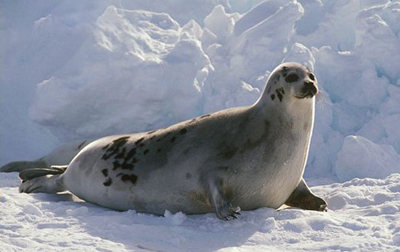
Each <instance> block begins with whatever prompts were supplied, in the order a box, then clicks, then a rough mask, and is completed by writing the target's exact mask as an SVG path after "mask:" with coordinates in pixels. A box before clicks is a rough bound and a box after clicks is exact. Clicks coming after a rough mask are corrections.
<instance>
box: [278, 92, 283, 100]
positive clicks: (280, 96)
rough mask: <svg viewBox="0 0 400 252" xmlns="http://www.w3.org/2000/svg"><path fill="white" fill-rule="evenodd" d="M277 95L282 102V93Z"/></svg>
mask: <svg viewBox="0 0 400 252" xmlns="http://www.w3.org/2000/svg"><path fill="white" fill-rule="evenodd" d="M277 94H278V98H279V101H282V99H283V95H282V94H281V93H277Z"/></svg>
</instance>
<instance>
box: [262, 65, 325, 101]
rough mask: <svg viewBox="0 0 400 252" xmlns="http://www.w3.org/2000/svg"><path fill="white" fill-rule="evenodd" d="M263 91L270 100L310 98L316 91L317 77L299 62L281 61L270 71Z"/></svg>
mask: <svg viewBox="0 0 400 252" xmlns="http://www.w3.org/2000/svg"><path fill="white" fill-rule="evenodd" d="M265 92H267V94H268V96H267V97H268V98H269V99H271V100H272V101H274V100H275V99H277V101H280V102H282V101H283V100H284V99H291V100H292V99H294V100H298V99H310V98H313V97H314V96H315V95H316V94H317V93H318V87H317V79H316V77H315V75H314V74H313V73H312V72H311V70H310V69H308V68H307V67H305V66H303V65H301V64H299V63H295V62H288V63H283V64H281V65H279V66H278V67H277V68H275V70H274V71H273V72H272V73H271V75H270V77H269V79H268V83H267V87H266V90H265ZM275 102H276V101H275Z"/></svg>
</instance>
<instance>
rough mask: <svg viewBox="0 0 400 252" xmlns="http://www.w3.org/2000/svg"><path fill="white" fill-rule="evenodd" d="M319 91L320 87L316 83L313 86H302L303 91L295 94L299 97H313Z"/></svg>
mask: <svg viewBox="0 0 400 252" xmlns="http://www.w3.org/2000/svg"><path fill="white" fill-rule="evenodd" d="M317 93H318V89H317V88H316V87H315V86H314V85H312V86H308V87H304V88H302V89H301V91H300V92H299V94H295V95H294V96H295V97H296V98H298V99H304V98H308V99H311V98H313V97H314V96H315V95H316V94H317Z"/></svg>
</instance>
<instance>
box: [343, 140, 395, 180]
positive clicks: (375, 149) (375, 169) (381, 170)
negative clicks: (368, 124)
mask: <svg viewBox="0 0 400 252" xmlns="http://www.w3.org/2000/svg"><path fill="white" fill-rule="evenodd" d="M399 162H400V156H399V155H398V154H397V153H396V151H395V150H394V148H393V146H391V145H378V144H375V143H373V142H371V141H369V140H368V139H366V138H364V137H357V136H348V137H346V138H345V140H344V143H343V147H342V149H341V150H340V152H339V154H338V159H337V161H336V164H335V171H336V175H337V177H338V179H339V181H347V180H351V179H352V178H366V177H373V178H385V177H386V176H388V175H390V174H392V173H395V172H397V173H400V166H399V165H398V164H399Z"/></svg>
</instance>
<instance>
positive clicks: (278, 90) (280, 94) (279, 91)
mask: <svg viewBox="0 0 400 252" xmlns="http://www.w3.org/2000/svg"><path fill="white" fill-rule="evenodd" d="M275 92H276V95H278V98H279V101H282V99H283V94H284V93H285V91H284V90H283V88H278V89H277V90H275Z"/></svg>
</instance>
